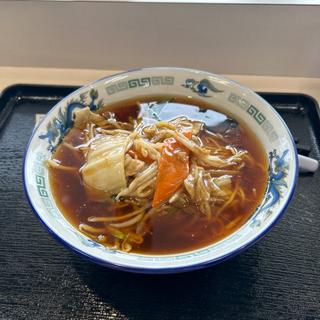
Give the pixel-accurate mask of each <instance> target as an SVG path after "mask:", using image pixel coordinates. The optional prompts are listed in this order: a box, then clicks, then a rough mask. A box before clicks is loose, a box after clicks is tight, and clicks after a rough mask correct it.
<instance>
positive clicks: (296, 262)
mask: <svg viewBox="0 0 320 320" xmlns="http://www.w3.org/2000/svg"><path fill="white" fill-rule="evenodd" d="M74 89H75V88H66V87H46V86H43V87H39V86H14V87H11V88H9V89H7V90H6V91H5V92H4V93H3V94H2V96H1V98H0V245H1V249H0V250H1V252H0V267H1V270H0V319H161V320H164V319H320V316H319V315H320V303H319V300H320V299H319V297H320V245H319V234H320V215H319V214H320V210H319V205H318V203H319V201H320V190H319V186H320V184H319V183H320V175H319V172H317V173H316V174H314V175H304V176H300V178H299V183H298V188H297V191H296V194H295V197H294V200H293V202H292V203H291V205H290V208H289V209H288V211H287V213H286V214H285V216H284V218H283V219H282V220H281V221H280V222H279V223H278V224H277V225H276V226H275V227H274V229H273V230H272V231H271V232H270V233H269V234H268V235H267V236H266V237H265V238H263V239H262V240H261V241H259V242H258V243H257V244H256V245H254V246H253V247H251V248H250V249H249V250H247V251H245V252H244V253H242V254H240V255H238V256H236V257H235V258H233V259H231V260H229V261H226V262H224V263H223V264H220V265H218V266H215V267H211V268H208V269H204V270H201V271H195V272H190V273H185V274H177V275H167V276H165V275H162V276H152V275H138V274H129V273H125V272H120V271H113V270H110V269H107V268H104V267H101V266H98V265H95V264H93V263H91V262H88V261H86V260H85V259H83V258H81V257H80V256H78V255H76V254H74V253H72V252H71V251H70V250H68V249H66V248H65V247H63V246H62V245H60V244H58V243H57V242H56V241H55V240H54V239H53V238H52V237H51V235H49V234H48V233H47V231H45V230H44V228H43V227H42V226H41V225H40V223H39V221H38V220H37V218H36V217H35V216H34V214H33V213H32V211H31V209H30V207H29V205H28V203H27V201H26V198H25V196H24V193H23V187H22V161H23V155H24V151H25V148H26V144H27V142H28V139H29V137H30V135H31V133H32V130H33V128H34V125H35V114H37V113H46V112H47V111H48V110H49V109H50V108H51V107H52V106H53V105H54V104H56V103H57V102H58V101H59V100H60V99H61V98H62V97H64V96H65V95H67V94H68V93H70V92H71V91H73V90H74ZM261 95H262V96H263V97H264V98H265V99H266V100H268V101H269V102H270V103H271V104H272V105H274V106H275V107H276V109H277V110H278V111H279V112H280V113H281V115H282V116H283V118H284V119H285V121H286V122H287V124H288V126H289V128H290V129H291V130H292V132H293V135H294V136H295V138H296V140H298V143H299V148H300V149H301V151H302V152H304V153H306V154H307V153H309V151H310V156H313V157H314V158H317V159H318V160H319V159H320V153H319V151H320V148H319V142H320V119H319V113H318V106H317V104H316V102H315V101H314V100H313V99H312V98H310V97H308V96H304V95H298V94H272V93H263V94H261Z"/></svg>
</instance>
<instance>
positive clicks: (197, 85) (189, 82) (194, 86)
mask: <svg viewBox="0 0 320 320" xmlns="http://www.w3.org/2000/svg"><path fill="white" fill-rule="evenodd" d="M182 86H183V87H185V88H188V89H190V90H192V91H193V92H196V93H197V94H198V95H199V96H202V97H210V96H209V95H208V94H207V93H208V92H209V91H211V92H213V93H220V92H223V90H219V89H218V88H216V87H215V86H214V85H213V84H212V83H211V82H210V81H209V80H208V79H202V80H200V81H198V80H195V79H186V81H185V83H183V84H182Z"/></svg>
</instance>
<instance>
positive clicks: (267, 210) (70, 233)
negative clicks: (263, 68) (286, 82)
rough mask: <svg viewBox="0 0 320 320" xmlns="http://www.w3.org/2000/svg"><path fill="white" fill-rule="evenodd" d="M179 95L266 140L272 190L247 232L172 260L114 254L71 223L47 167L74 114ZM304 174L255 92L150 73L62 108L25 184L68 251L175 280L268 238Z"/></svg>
mask: <svg viewBox="0 0 320 320" xmlns="http://www.w3.org/2000/svg"><path fill="white" fill-rule="evenodd" d="M91 89H94V90H95V92H93V91H91ZM90 91H91V93H90ZM92 93H94V94H92ZM171 94H172V95H179V96H189V97H196V98H197V99H200V100H203V101H205V102H209V103H212V104H213V105H214V106H216V107H217V109H218V110H221V111H223V110H225V111H227V113H229V114H231V115H234V117H235V118H236V119H238V120H242V121H243V122H245V123H246V124H247V126H249V127H250V128H251V130H252V131H253V132H255V134H256V135H257V137H258V139H259V140H260V141H261V143H262V145H263V147H264V149H265V151H266V154H269V187H268V191H267V193H266V196H265V198H264V201H263V203H261V205H260V206H259V208H258V209H257V210H256V212H255V213H254V214H253V215H252V216H251V218H250V219H249V220H248V221H247V222H246V223H245V224H244V225H243V226H242V227H241V228H240V229H238V230H237V231H236V232H234V233H233V234H231V235H230V236H228V237H226V238H225V239H223V240H221V241H219V242H217V243H215V244H212V245H209V246H207V247H204V248H201V249H198V250H194V251H190V252H184V253H180V254H170V255H143V254H135V253H124V252H120V251H115V250H110V249H108V248H106V247H104V246H102V245H100V244H98V243H96V242H94V241H92V240H90V239H89V238H87V237H86V236H85V235H83V234H81V233H80V232H79V231H78V230H76V229H75V228H74V227H73V226H72V225H71V224H70V223H69V222H68V221H67V220H66V219H65V218H64V216H63V214H62V213H61V212H60V211H59V209H58V208H57V206H56V204H55V200H54V198H53V196H52V193H51V190H50V184H49V180H48V170H47V168H46V167H45V165H44V164H43V160H45V159H49V158H50V157H51V154H52V150H54V148H55V146H56V145H57V144H58V143H59V139H60V138H61V137H63V135H64V134H65V132H66V130H67V129H68V127H69V126H70V125H72V111H73V110H74V109H76V108H83V107H85V106H90V108H91V109H92V110H96V109H97V108H99V107H100V106H102V105H109V104H113V103H115V102H117V101H120V100H123V99H128V98H131V97H132V98H134V97H136V96H142V95H143V96H150V95H151V96H154V95H157V96H161V95H171ZM97 96H98V97H97ZM297 172H298V163H297V152H296V148H295V144H294V142H293V139H292V136H291V134H290V132H289V130H288V128H287V126H286V125H285V123H284V122H283V120H282V119H281V118H280V116H279V115H278V113H277V112H276V111H275V110H274V109H273V108H272V107H271V106H270V105H269V104H268V103H267V102H266V101H265V100H263V99H262V98H261V97H259V96H258V95H256V94H255V93H254V92H253V91H251V90H249V89H247V88H245V87H243V86H241V85H239V84H237V83H235V82H233V81H230V80H228V79H225V78H223V77H221V76H218V75H215V74H211V73H208V72H203V71H198V70H190V69H181V68H145V69H138V70H132V71H128V72H123V73H120V74H116V75H114V76H110V77H107V78H103V79H101V80H98V81H96V82H93V83H90V84H88V85H86V86H84V87H82V88H80V89H79V90H77V91H75V92H74V93H72V94H70V95H69V96H68V97H66V98H65V99H63V100H62V101H61V102H59V103H58V104H57V105H56V106H55V107H54V108H53V109H52V110H51V111H50V112H49V113H48V114H47V116H46V117H45V119H44V120H43V121H42V122H41V123H40V125H39V126H38V127H37V128H36V129H35V130H34V132H33V135H32V137H31V139H30V142H29V145H28V148H27V152H26V156H25V162H24V183H25V190H26V194H27V197H28V200H29V202H30V205H31V207H32V209H33V211H34V213H35V214H36V215H37V216H38V217H39V219H40V220H41V221H42V222H43V224H44V225H45V226H46V227H47V229H48V230H49V231H50V232H51V233H52V234H53V235H55V236H56V237H57V238H58V239H59V240H61V242H62V243H63V244H65V245H66V246H67V247H69V248H71V249H73V250H75V251H76V252H78V253H80V254H82V255H83V256H85V257H87V258H89V259H91V260H92V261H94V262H96V263H99V264H102V265H105V266H110V267H112V268H116V269H121V270H126V271H132V272H141V273H174V272H182V271H187V270H193V269H198V268H202V267H205V266H208V265H213V264H216V263H219V262H221V261H224V260H226V259H228V258H230V257H232V256H234V255H236V254H238V253H240V252H241V251H243V250H244V249H246V248H248V247H249V246H251V245H252V244H253V243H255V242H256V241H257V240H258V239H260V238H261V237H262V236H263V235H265V234H266V233H267V232H268V231H269V230H270V229H271V227H272V226H273V225H274V224H275V223H276V222H277V221H278V220H279V218H280V217H281V216H282V214H283V213H284V211H285V210H286V208H287V206H288V204H289V202H290V200H291V197H292V195H293V192H294V188H295V185H296V180H297Z"/></svg>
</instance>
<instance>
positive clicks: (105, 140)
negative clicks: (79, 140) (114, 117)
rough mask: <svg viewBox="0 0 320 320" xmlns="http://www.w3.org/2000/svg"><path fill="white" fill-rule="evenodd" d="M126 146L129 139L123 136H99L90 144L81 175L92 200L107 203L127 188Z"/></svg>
mask: <svg viewBox="0 0 320 320" xmlns="http://www.w3.org/2000/svg"><path fill="white" fill-rule="evenodd" d="M126 145H127V137H123V136H99V138H97V139H95V140H94V141H93V142H92V143H91V144H90V150H89V152H88V154H87V158H86V163H85V165H84V166H83V167H82V168H81V174H82V179H83V183H84V186H85V189H86V192H87V195H88V197H89V198H90V199H91V200H93V201H105V200H107V199H108V198H109V197H110V196H111V195H113V194H117V193H119V192H120V191H121V190H122V189H124V188H126V186H127V180H126V175H125V169H124V160H125V157H124V154H125V149H126Z"/></svg>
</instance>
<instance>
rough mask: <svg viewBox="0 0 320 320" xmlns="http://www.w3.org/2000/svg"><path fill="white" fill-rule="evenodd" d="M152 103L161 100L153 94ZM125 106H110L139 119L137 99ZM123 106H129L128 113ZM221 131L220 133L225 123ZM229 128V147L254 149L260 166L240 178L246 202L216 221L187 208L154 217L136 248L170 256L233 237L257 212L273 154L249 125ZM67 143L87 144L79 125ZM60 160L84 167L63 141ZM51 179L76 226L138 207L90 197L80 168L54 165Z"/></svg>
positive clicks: (57, 154) (59, 203)
mask: <svg viewBox="0 0 320 320" xmlns="http://www.w3.org/2000/svg"><path fill="white" fill-rule="evenodd" d="M140 101H141V100H140ZM152 101H159V100H158V99H156V98H153V99H152ZM177 101H178V102H179V103H184V104H186V103H187V104H189V103H190V102H189V101H186V100H184V101H183V100H182V99H177ZM192 102H193V104H194V105H198V106H200V105H201V106H202V107H204V108H206V107H208V106H206V105H203V103H202V104H200V103H199V102H197V103H194V100H193V101H192ZM121 106H122V108H119V109H118V108H117V107H118V106H113V108H108V110H110V109H112V110H113V111H114V112H115V114H116V117H117V119H119V120H120V119H121V121H127V120H128V118H129V116H133V117H136V115H137V110H138V108H137V105H136V104H135V103H134V104H133V103H132V102H127V103H122V105H121ZM186 108H188V107H186ZM123 110H126V113H124V111H123ZM128 110H129V111H128ZM217 130H218V131H219V127H217ZM228 130H229V131H228V132H225V136H226V137H227V138H228V145H232V146H235V147H237V148H241V149H245V150H248V151H249V154H251V156H252V157H253V159H255V163H256V164H254V165H252V166H251V165H247V166H245V167H244V168H243V169H242V175H241V177H242V178H241V179H239V178H238V179H239V183H240V186H241V187H242V189H243V191H244V194H245V196H246V201H244V202H243V203H240V201H238V203H232V204H231V206H229V207H227V208H226V209H225V210H223V211H222V213H221V214H220V215H219V218H218V219H215V218H213V219H211V220H210V221H209V220H208V219H207V218H206V217H205V216H204V215H203V214H199V215H194V214H190V213H188V212H186V211H187V210H184V209H181V210H179V211H176V212H174V213H171V214H167V215H157V216H154V217H153V218H152V219H151V221H150V224H151V228H150V230H151V232H150V233H147V234H146V236H145V237H144V241H143V243H142V244H141V245H138V246H134V247H133V250H132V251H133V252H139V253H144V254H170V253H177V252H185V251H189V250H194V249H198V248H200V247H204V246H207V245H209V244H212V243H215V242H217V241H219V240H221V239H223V238H225V237H227V236H228V235H230V234H231V233H233V232H234V231H236V230H237V229H239V228H240V227H241V226H242V225H243V224H244V223H245V222H246V221H247V220H248V218H249V217H250V216H251V215H252V213H253V212H254V211H255V209H256V208H257V206H258V205H259V204H260V202H261V200H262V199H263V197H264V194H265V191H266V187H267V165H268V162H267V157H266V154H265V151H264V149H263V147H262V145H261V143H260V142H259V141H258V140H257V138H256V137H255V135H254V134H253V133H252V132H251V131H250V130H249V129H248V128H246V127H245V126H244V125H241V124H240V125H239V126H237V127H236V128H232V127H230V128H229V129H228ZM205 135H207V133H205V132H204V133H202V138H204V137H205ZM64 141H65V142H68V143H70V144H72V145H74V146H76V145H79V144H81V143H83V133H82V132H81V131H80V130H79V129H75V128H73V129H71V130H70V132H69V133H68V134H67V136H66V137H65V139H64ZM54 158H55V159H58V160H59V161H60V162H61V164H63V165H68V166H73V167H76V168H80V167H81V166H82V165H83V163H84V157H83V156H82V155H81V154H80V153H75V152H74V151H72V150H70V148H68V147H66V146H64V145H63V144H61V145H60V146H58V148H57V150H56V152H55V154H54ZM50 183H51V187H52V190H53V196H54V198H55V200H56V203H57V206H58V207H59V209H60V210H61V212H63V214H64V215H65V217H66V218H67V219H68V221H70V223H71V224H72V225H74V227H76V228H78V227H79V224H80V223H88V222H87V219H88V217H90V216H106V215H107V216H113V215H122V214H124V213H126V212H129V211H130V210H132V208H130V207H126V208H122V209H117V210H116V209H115V207H114V206H113V204H110V203H95V202H90V201H88V200H87V197H86V194H85V191H84V187H83V185H82V183H81V178H80V175H79V174H78V173H77V172H76V173H70V172H64V171H61V170H58V169H52V168H51V169H50ZM233 183H234V182H233ZM253 188H254V189H255V190H256V191H255V192H253ZM91 225H94V226H97V227H99V226H101V224H99V223H96V224H93V223H91ZM93 239H94V238H93Z"/></svg>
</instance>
